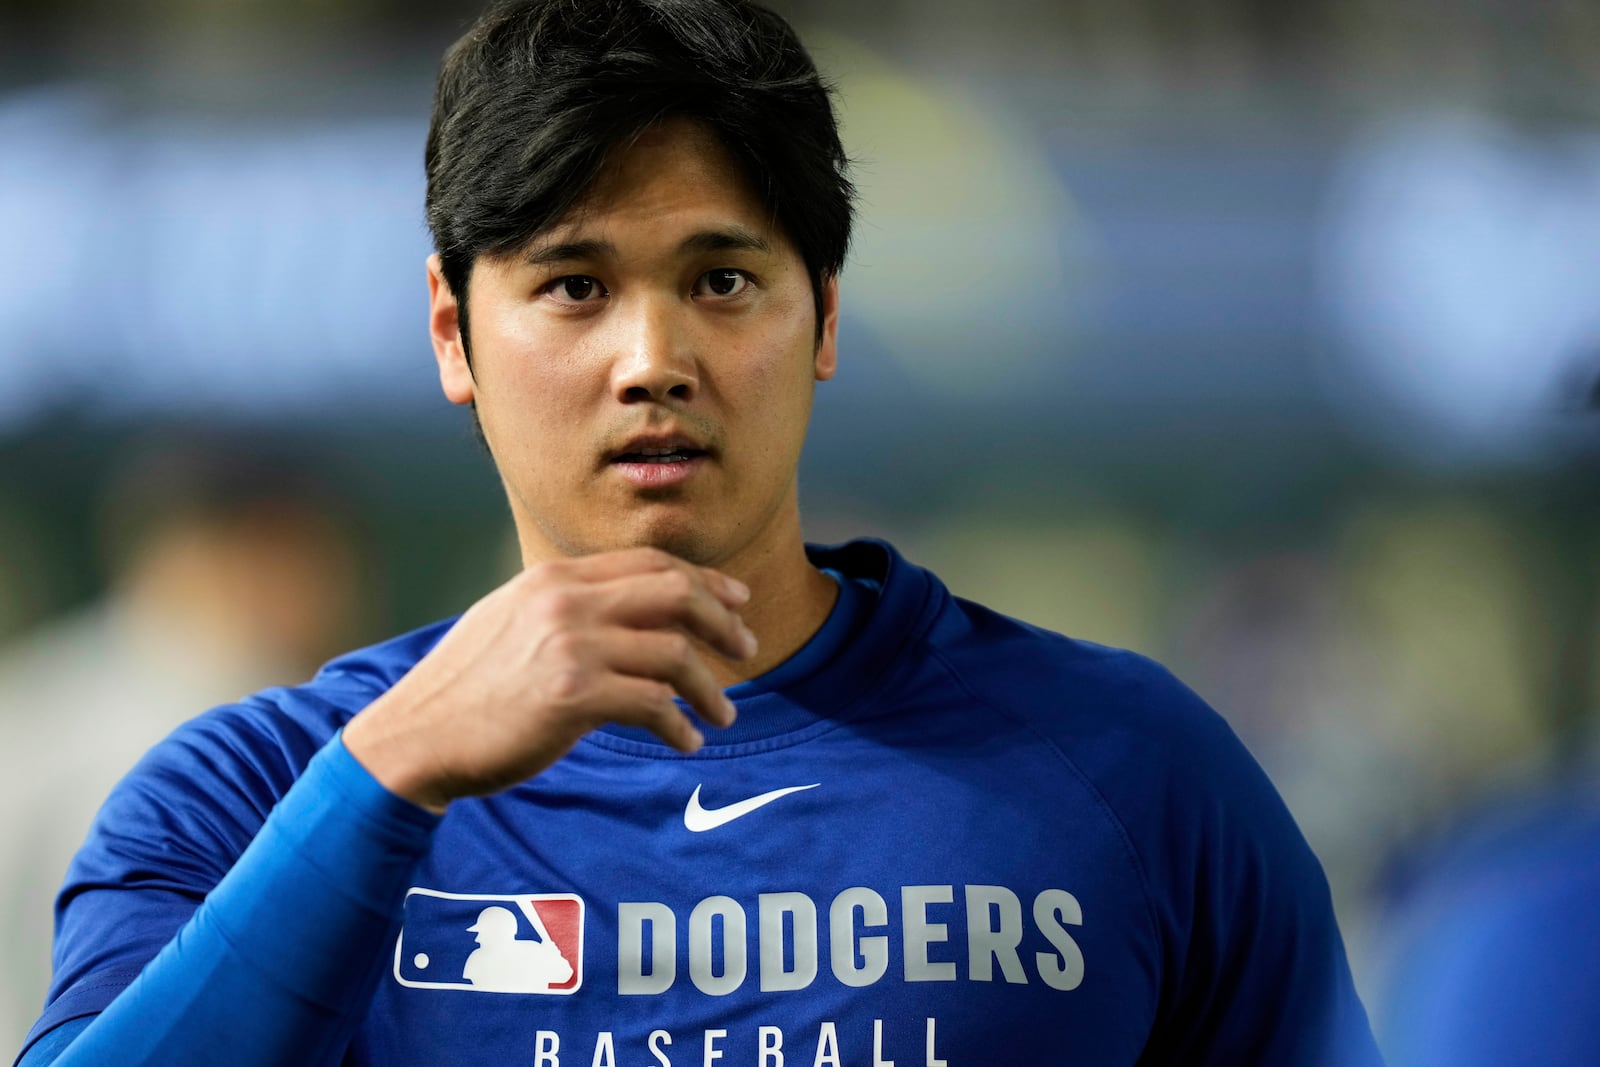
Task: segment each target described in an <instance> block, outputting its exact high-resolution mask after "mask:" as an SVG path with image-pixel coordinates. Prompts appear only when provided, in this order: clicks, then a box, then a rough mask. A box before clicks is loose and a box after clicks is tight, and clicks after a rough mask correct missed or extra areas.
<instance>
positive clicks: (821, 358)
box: [812, 274, 839, 382]
mask: <svg viewBox="0 0 1600 1067" xmlns="http://www.w3.org/2000/svg"><path fill="white" fill-rule="evenodd" d="M812 363H813V365H814V367H815V373H816V376H817V381H819V382H825V381H827V380H828V379H829V378H832V377H833V373H834V371H836V370H838V369H839V279H838V277H837V276H836V275H832V274H830V275H828V276H827V277H826V278H824V279H823V280H822V340H821V341H820V342H818V344H817V354H816V358H815V359H813V360H812Z"/></svg>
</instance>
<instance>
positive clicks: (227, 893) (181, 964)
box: [23, 738, 438, 1067]
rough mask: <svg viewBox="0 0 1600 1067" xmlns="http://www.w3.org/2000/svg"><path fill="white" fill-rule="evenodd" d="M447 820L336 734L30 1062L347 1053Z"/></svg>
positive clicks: (269, 1061)
mask: <svg viewBox="0 0 1600 1067" xmlns="http://www.w3.org/2000/svg"><path fill="white" fill-rule="evenodd" d="M437 821H438V820H437V818H435V817H434V816H432V815H429V814H428V813H426V812H423V811H421V810H420V809H418V808H416V807H415V806H413V805H411V804H408V803H406V802H405V801H402V800H400V799H398V798H396V797H394V796H392V795H391V794H389V793H387V792H386V791H385V790H384V789H383V788H382V787H381V786H380V785H378V783H377V782H376V781H375V780H374V779H373V778H372V777H371V776H370V775H368V774H367V773H366V771H365V770H364V769H363V768H362V767H361V765H360V764H359V763H357V762H356V760H355V759H354V758H353V757H351V756H350V754H349V753H348V752H347V751H345V750H344V748H343V743H342V740H341V739H339V738H335V739H334V741H332V742H330V744H329V745H328V747H327V748H325V749H324V750H323V751H322V752H321V753H319V754H318V755H317V757H316V758H315V759H313V760H312V762H311V764H310V765H309V766H308V767H307V768H306V771H305V773H304V774H303V775H302V776H301V777H300V779H299V780H298V781H297V782H296V783H295V785H294V787H293V788H292V789H290V790H289V792H288V793H287V794H286V795H285V796H284V798H283V800H282V801H281V802H280V803H279V804H278V806H277V807H276V808H275V809H274V811H273V812H272V814H271V816H270V817H269V818H268V819H267V821H266V823H265V824H264V825H263V826H262V829H261V832H260V833H259V834H258V835H257V836H256V838H255V840H254V841H253V842H252V844H251V845H250V847H249V848H248V849H246V850H245V852H244V854H243V855H242V856H241V857H240V858H239V860H238V862H237V863H236V864H235V865H234V867H233V869H232V870H231V871H229V873H228V875H227V876H226V877H225V878H223V880H222V881H221V882H220V883H219V884H218V885H217V886H216V888H215V889H214V890H213V891H212V892H211V894H210V895H209V896H208V897H207V898H206V901H205V903H204V904H203V905H202V906H201V907H200V909H199V910H198V911H197V912H196V913H195V915H194V916H193V918H192V919H190V921H189V922H188V923H187V924H186V925H185V926H184V927H183V928H182V929H180V930H179V931H178V933H177V935H176V936H175V937H174V938H173V939H172V941H171V942H169V943H168V944H167V946H166V947H165V948H164V949H163V950H162V951H161V952H160V953H159V954H158V955H157V956H156V958H155V959H153V960H152V961H151V962H150V963H149V964H148V965H147V966H146V967H145V968H144V970H143V972H142V973H141V974H140V975H139V977H138V978H137V979H136V980H135V981H134V982H133V984H131V985H130V986H129V987H128V988H127V989H126V990H124V991H123V992H122V993H121V994H120V995H119V996H118V997H117V999H116V1000H115V1001H113V1002H112V1004H111V1005H110V1007H108V1008H107V1009H106V1010H105V1011H104V1012H103V1013H102V1014H101V1015H100V1016H99V1017H98V1018H96V1019H95V1020H94V1021H93V1023H91V1024H90V1025H89V1026H88V1027H87V1028H85V1029H84V1030H83V1032H82V1033H80V1034H79V1035H78V1036H77V1037H76V1038H75V1039H74V1040H73V1041H72V1042H71V1044H70V1045H68V1046H67V1047H66V1049H65V1051H64V1052H62V1053H61V1054H60V1056H59V1058H55V1059H53V1060H52V1059H49V1058H45V1059H36V1058H35V1056H34V1055H33V1054H32V1053H30V1055H29V1057H28V1058H27V1059H26V1060H24V1061H23V1062H24V1064H25V1065H26V1067H38V1065H39V1064H44V1063H51V1062H53V1063H55V1064H56V1065H57V1067H73V1065H78V1064H104V1063H118V1064H128V1065H138V1064H162V1065H164V1067H183V1065H187V1064H194V1065H202V1064H216V1063H223V1062H226V1063H229V1064H234V1065H238V1067H257V1065H259V1067H268V1065H280V1064H284V1065H287V1064H294V1065H296V1067H299V1065H303V1064H316V1063H331V1062H336V1061H337V1059H338V1057H339V1055H341V1054H342V1051H343V1049H344V1047H345V1046H346V1045H347V1044H348V1043H349V1041H350V1038H351V1035H352V1034H353V1032H354V1030H355V1028H356V1026H357V1025H359V1023H360V1020H361V1017H362V1015H363V1014H364V1012H365V1009H366V1005H367V1003H368V1001H369V1000H370V999H371V995H372V990H373V989H374V987H375V986H376V983H377V981H378V979H379V977H380V975H381V974H382V971H383V968H384V964H385V962H386V950H387V949H388V947H389V946H390V945H391V944H392V942H393V936H394V931H395V928H396V926H397V925H398V921H399V916H400V910H401V906H402V903H403V900H404V896H405V891H406V888H407V885H408V883H409V878H410V874H411V871H412V869H413V868H414V866H415V864H416V862H417V860H418V859H419V858H420V857H421V856H422V855H423V854H424V853H425V852H426V851H427V848H428V845H429V842H430V840H431V837H432V831H433V828H434V826H435V825H436V824H437ZM49 1044H50V1042H48V1041H46V1042H41V1044H40V1045H39V1046H36V1049H39V1050H43V1049H46V1048H47V1047H48V1045H49ZM41 1055H44V1053H43V1052H41Z"/></svg>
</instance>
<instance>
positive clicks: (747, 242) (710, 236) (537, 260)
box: [522, 225, 772, 267]
mask: <svg viewBox="0 0 1600 1067" xmlns="http://www.w3.org/2000/svg"><path fill="white" fill-rule="evenodd" d="M696 252H765V253H768V254H771V252H772V245H771V244H770V243H768V241H767V240H766V238H764V237H762V236H761V235H760V234H758V233H756V232H755V231H754V230H752V229H749V228H747V227H744V226H737V225H735V226H728V227H725V228H723V229H717V230H701V231H700V232H699V233H693V234H690V235H689V236H688V237H685V238H684V239H683V241H682V242H680V243H679V245H678V254H679V255H684V254H687V253H696ZM616 254H617V246H616V245H614V244H612V243H611V242H610V241H602V240H598V239H589V240H582V241H562V242H561V243H560V244H553V245H543V246H541V247H538V248H530V249H529V250H528V251H527V253H526V254H524V255H523V257H522V259H523V262H525V263H527V264H528V265H529V266H532V267H544V266H549V265H551V264H555V263H570V262H572V261H574V260H584V259H600V258H602V257H604V256H615V255H616Z"/></svg>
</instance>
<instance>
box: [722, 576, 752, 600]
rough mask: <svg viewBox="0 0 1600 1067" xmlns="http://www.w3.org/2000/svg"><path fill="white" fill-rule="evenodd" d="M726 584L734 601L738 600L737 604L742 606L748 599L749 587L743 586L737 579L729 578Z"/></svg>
mask: <svg viewBox="0 0 1600 1067" xmlns="http://www.w3.org/2000/svg"><path fill="white" fill-rule="evenodd" d="M727 582H728V592H729V593H731V594H733V597H734V599H736V600H738V601H739V603H741V604H743V603H744V602H745V601H747V600H749V599H750V587H749V586H748V585H745V584H744V583H743V582H741V581H740V580H739V579H737V578H729V579H727Z"/></svg>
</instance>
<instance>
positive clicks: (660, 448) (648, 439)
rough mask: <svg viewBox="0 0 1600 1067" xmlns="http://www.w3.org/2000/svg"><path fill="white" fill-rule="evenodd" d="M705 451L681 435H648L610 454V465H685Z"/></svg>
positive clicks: (694, 441)
mask: <svg viewBox="0 0 1600 1067" xmlns="http://www.w3.org/2000/svg"><path fill="white" fill-rule="evenodd" d="M707 454H708V451H707V449H706V448H705V447H704V446H703V445H701V443H700V442H699V441H697V440H695V439H694V438H692V437H688V436H686V435H683V434H649V435H641V436H639V437H635V438H632V439H631V440H629V441H628V442H627V443H626V444H624V445H623V446H622V447H621V448H619V449H617V450H616V451H615V452H613V453H612V454H611V458H610V459H609V460H608V462H610V463H646V464H656V463H686V462H688V461H690V460H693V459H698V458H700V457H701V456H704V455H707Z"/></svg>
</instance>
